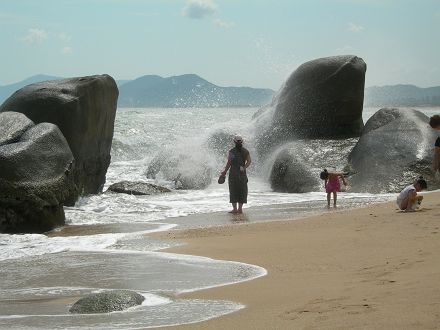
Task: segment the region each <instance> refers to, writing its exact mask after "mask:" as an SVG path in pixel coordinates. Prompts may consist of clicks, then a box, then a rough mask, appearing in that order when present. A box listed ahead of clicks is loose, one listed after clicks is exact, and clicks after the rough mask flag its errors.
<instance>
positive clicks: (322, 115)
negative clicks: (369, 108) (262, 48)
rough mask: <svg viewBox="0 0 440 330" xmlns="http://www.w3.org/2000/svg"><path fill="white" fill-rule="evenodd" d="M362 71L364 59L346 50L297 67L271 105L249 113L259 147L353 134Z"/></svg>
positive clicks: (360, 123)
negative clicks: (344, 52)
mask: <svg viewBox="0 0 440 330" xmlns="http://www.w3.org/2000/svg"><path fill="white" fill-rule="evenodd" d="M365 72H366V64H365V62H364V61H363V60H362V59H361V58H359V57H356V56H352V55H344V56H333V57H325V58H319V59H315V60H312V61H309V62H306V63H304V64H302V65H301V66H299V67H298V69H296V70H295V71H294V72H293V73H292V75H291V76H290V77H289V78H288V80H287V81H286V82H285V84H284V86H283V88H282V89H281V91H280V93H279V94H278V95H277V96H276V97H275V98H274V101H273V103H272V105H271V107H268V108H267V109H266V110H264V111H262V112H260V113H259V115H257V116H256V118H255V121H256V126H257V148H258V149H259V152H260V153H264V152H265V151H269V150H270V149H271V148H272V147H274V146H280V145H282V144H283V143H284V142H286V141H291V140H294V139H297V138H308V139H316V138H348V137H357V136H359V135H360V133H361V130H362V127H363V121H362V104H363V99H364V85H365ZM267 113H270V115H269V116H267ZM265 114H266V116H265ZM262 118H263V119H262Z"/></svg>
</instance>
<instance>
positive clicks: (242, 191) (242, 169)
mask: <svg viewBox="0 0 440 330" xmlns="http://www.w3.org/2000/svg"><path fill="white" fill-rule="evenodd" d="M234 143H235V147H234V148H232V149H231V150H229V152H228V162H227V163H226V166H225V169H224V170H223V172H222V173H221V175H222V176H226V173H227V172H228V170H230V171H229V177H228V184H229V202H230V203H231V204H232V211H230V212H229V213H234V214H235V213H243V204H245V203H247V195H248V186H247V183H248V178H247V175H246V169H247V168H248V167H249V165H251V156H250V154H249V151H248V150H247V149H246V148H243V138H242V137H241V136H238V135H236V136H235V137H234ZM237 204H238V208H237Z"/></svg>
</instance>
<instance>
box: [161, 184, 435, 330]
mask: <svg viewBox="0 0 440 330" xmlns="http://www.w3.org/2000/svg"><path fill="white" fill-rule="evenodd" d="M422 205H423V208H422V209H421V210H419V211H417V212H411V213H405V212H401V211H398V210H397V209H396V207H395V204H394V202H387V203H380V204H373V205H370V206H367V207H363V208H358V209H351V210H343V211H338V210H333V209H331V210H329V211H328V212H325V213H323V214H320V215H315V216H312V217H308V218H303V219H297V220H293V221H285V220H283V221H276V222H273V221H272V222H263V223H252V224H250V223H241V224H239V223H234V224H231V225H228V226H221V227H211V228H200V229H190V230H182V231H168V232H165V233H161V234H160V236H162V237H166V238H168V239H173V240H176V241H178V242H183V243H186V244H184V245H183V246H180V247H177V248H173V249H172V251H173V252H178V253H185V254H191V255H203V256H209V257H212V258H215V259H223V260H233V261H240V262H246V263H250V264H255V265H259V266H261V267H264V268H265V269H266V270H267V271H268V274H267V276H264V277H261V278H258V279H255V280H252V281H248V282H243V283H239V284H235V285H228V286H223V287H218V288H214V289H209V290H204V291H197V292H194V293H190V294H184V295H182V296H181V297H180V298H182V299H216V300H217V299H219V300H232V301H236V302H239V303H242V304H244V305H246V308H244V309H242V310H240V311H238V312H235V313H232V314H228V315H226V316H223V317H220V318H215V319H211V320H208V321H205V322H201V323H196V324H189V325H182V326H177V327H167V329H438V325H439V324H440V259H439V257H438V251H440V221H439V219H440V192H438V191H436V192H431V193H427V194H426V195H425V200H424V202H423V204H422Z"/></svg>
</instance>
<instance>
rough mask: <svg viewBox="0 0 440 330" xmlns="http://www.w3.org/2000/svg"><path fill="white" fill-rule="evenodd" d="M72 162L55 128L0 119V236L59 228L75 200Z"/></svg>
mask: <svg viewBox="0 0 440 330" xmlns="http://www.w3.org/2000/svg"><path fill="white" fill-rule="evenodd" d="M73 169H74V158H73V155H72V153H71V151H70V148H69V145H68V144H67V141H66V139H65V138H64V136H63V134H62V133H61V132H60V130H59V129H58V127H57V126H55V125H53V124H50V123H41V124H38V125H34V123H33V122H32V121H31V120H29V119H28V118H27V117H26V116H24V115H23V114H20V113H16V112H3V113H0V232H3V233H35V232H37V233H39V232H44V231H48V230H51V229H53V228H54V227H56V226H59V225H63V224H64V210H63V204H64V203H65V202H66V201H68V200H71V199H72V198H73V197H72V196H75V195H76V194H77V192H76V187H75V184H74V182H73V176H72V172H71V171H72V170H73Z"/></svg>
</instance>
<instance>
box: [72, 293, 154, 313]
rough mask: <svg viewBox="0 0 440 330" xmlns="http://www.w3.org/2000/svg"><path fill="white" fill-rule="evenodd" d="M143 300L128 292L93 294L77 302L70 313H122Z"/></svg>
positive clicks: (136, 294)
mask: <svg viewBox="0 0 440 330" xmlns="http://www.w3.org/2000/svg"><path fill="white" fill-rule="evenodd" d="M144 300H145V298H144V297H143V296H142V295H140V294H139V293H137V292H134V291H129V290H112V291H105V292H100V293H93V294H90V295H88V296H86V297H84V298H81V299H80V300H78V301H77V302H76V303H75V304H73V306H72V307H71V308H70V310H69V312H70V313H75V314H94V313H110V312H116V311H122V310H125V309H127V308H130V307H133V306H137V305H140V304H142V302H143V301H144Z"/></svg>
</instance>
